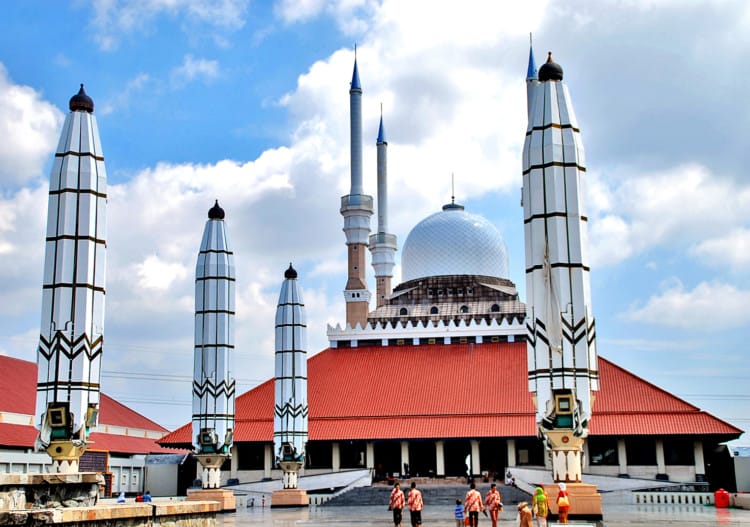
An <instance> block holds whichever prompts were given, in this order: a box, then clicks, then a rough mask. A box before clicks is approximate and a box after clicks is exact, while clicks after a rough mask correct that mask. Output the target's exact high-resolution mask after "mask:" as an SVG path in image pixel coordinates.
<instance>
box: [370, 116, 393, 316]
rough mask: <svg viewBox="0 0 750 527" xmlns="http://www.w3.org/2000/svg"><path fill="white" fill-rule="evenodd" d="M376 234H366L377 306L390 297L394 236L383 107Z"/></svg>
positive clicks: (379, 132) (380, 130)
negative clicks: (390, 222) (390, 211)
mask: <svg viewBox="0 0 750 527" xmlns="http://www.w3.org/2000/svg"><path fill="white" fill-rule="evenodd" d="M376 144H377V149H378V231H377V233H376V234H372V235H370V253H371V254H372V267H373V268H374V269H375V283H376V287H377V291H376V295H377V300H376V301H377V307H381V306H383V305H385V304H386V300H387V298H388V297H389V296H391V291H392V288H391V280H392V279H393V267H394V266H395V265H396V248H397V246H398V245H397V241H396V236H395V235H393V234H389V233H388V141H386V139H385V128H384V127H383V108H382V105H381V108H380V126H379V128H378V139H377V142H376Z"/></svg>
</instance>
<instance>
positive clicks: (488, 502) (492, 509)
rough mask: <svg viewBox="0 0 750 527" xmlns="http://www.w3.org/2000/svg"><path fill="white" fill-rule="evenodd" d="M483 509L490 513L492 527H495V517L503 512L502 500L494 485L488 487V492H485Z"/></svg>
mask: <svg viewBox="0 0 750 527" xmlns="http://www.w3.org/2000/svg"><path fill="white" fill-rule="evenodd" d="M484 509H485V510H486V511H489V513H490V520H492V527H497V517H498V515H499V514H500V512H502V510H503V500H502V496H501V495H500V491H498V490H497V484H495V483H492V484H491V485H490V490H489V491H487V495H486V496H485V497H484Z"/></svg>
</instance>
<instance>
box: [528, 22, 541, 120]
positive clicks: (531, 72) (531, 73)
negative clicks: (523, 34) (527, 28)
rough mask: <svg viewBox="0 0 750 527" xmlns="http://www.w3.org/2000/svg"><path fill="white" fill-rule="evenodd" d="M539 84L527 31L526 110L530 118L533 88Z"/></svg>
mask: <svg viewBox="0 0 750 527" xmlns="http://www.w3.org/2000/svg"><path fill="white" fill-rule="evenodd" d="M538 85H539V79H538V78H537V72H536V61H535V60H534V49H533V47H532V46H531V33H529V67H528V68H527V70H526V111H527V113H528V118H529V120H531V105H532V103H533V102H534V101H533V98H534V93H535V91H534V88H536V87H537V86H538Z"/></svg>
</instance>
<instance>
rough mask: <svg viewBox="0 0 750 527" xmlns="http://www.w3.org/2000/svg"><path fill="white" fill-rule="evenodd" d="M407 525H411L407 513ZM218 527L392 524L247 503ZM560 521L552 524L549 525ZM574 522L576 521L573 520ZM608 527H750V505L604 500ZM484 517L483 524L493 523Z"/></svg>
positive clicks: (444, 515)
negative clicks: (611, 502) (613, 502)
mask: <svg viewBox="0 0 750 527" xmlns="http://www.w3.org/2000/svg"><path fill="white" fill-rule="evenodd" d="M404 519H405V520H407V521H405V522H404V524H403V527H409V526H408V514H406V515H405V518H404ZM423 520H424V521H423V525H424V527H455V522H454V520H453V508H452V507H444V506H442V507H440V509H439V510H437V509H436V508H430V507H429V506H428V505H427V506H425V511H424V513H423ZM517 524H518V523H517V521H516V515H515V511H511V510H510V508H506V511H505V512H504V513H502V515H501V517H500V522H499V524H498V527H506V526H507V527H510V526H515V525H517ZM217 525H218V527H322V526H341V527H344V526H346V527H349V526H354V527H391V526H392V525H393V524H392V523H391V513H390V512H389V511H388V510H387V506H386V505H385V504H384V505H383V506H382V507H310V508H308V509H270V508H268V507H265V508H262V507H249V508H247V509H244V510H238V511H237V512H236V513H232V514H224V515H220V516H219V517H218V519H217ZM554 525H556V524H554V523H552V524H550V527H552V526H554ZM570 525H574V523H571V524H570ZM603 525H604V526H605V527H625V526H633V525H641V526H647V525H671V526H685V527H687V526H690V527H698V526H701V527H703V526H714V525H718V526H740V525H742V526H750V510H743V509H716V508H714V507H711V506H687V505H686V506H663V505H649V506H642V505H609V506H607V505H605V508H604V523H603ZM490 526H491V524H490V522H489V520H487V519H486V518H485V517H480V521H479V527H490Z"/></svg>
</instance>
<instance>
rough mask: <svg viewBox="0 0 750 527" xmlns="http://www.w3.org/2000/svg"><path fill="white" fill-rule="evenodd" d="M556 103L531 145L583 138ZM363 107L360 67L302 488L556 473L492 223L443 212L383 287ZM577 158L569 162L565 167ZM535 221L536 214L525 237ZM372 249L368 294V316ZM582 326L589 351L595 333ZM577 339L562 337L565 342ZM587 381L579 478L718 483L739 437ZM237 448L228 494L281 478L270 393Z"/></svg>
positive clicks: (237, 433) (314, 367)
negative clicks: (337, 290) (342, 273)
mask: <svg viewBox="0 0 750 527" xmlns="http://www.w3.org/2000/svg"><path fill="white" fill-rule="evenodd" d="M550 79H551V80H554V81H562V68H561V67H560V66H559V65H557V64H556V63H554V62H553V61H552V59H551V56H550V58H549V59H548V62H547V64H545V65H543V66H542V68H540V69H539V72H538V75H537V69H536V67H535V64H534V60H533V54H530V59H529V69H528V74H527V85H528V86H529V87H530V88H529V89H530V93H531V89H532V87H534V86H537V85H539V84H540V83H544V82H547V81H548V80H550ZM559 84H562V82H560V83H559ZM555 89H557V88H555ZM560 89H561V90H563V91H559V92H557V93H558V94H561V95H560V97H561V98H560V100H558V101H553V102H552V103H550V104H552V106H555V108H557V106H556V105H559V107H560V108H561V110H560V112H561V114H562V113H565V112H567V113H569V114H570V115H568V116H566V118H569V119H570V122H568V123H567V124H565V123H563V124H562V125H561V124H559V123H558V124H555V123H551V124H546V125H543V126H539V127H536V126H532V125H531V124H530V125H529V131H528V132H527V144H528V143H530V142H531V143H533V141H534V137H535V136H533V133H534V132H535V131H537V130H551V131H552V132H551V133H557V132H556V131H558V130H559V131H560V136H561V137H562V136H563V135H564V133H567V132H571V133H572V132H575V133H578V127H577V124H576V123H574V122H573V120H574V117H572V106H565V105H566V104H569V101H567V100H566V99H565V98H567V97H568V94H567V88H564V89H563V88H560ZM362 93H363V91H362V85H361V83H360V78H359V71H358V67H357V62H356V58H355V63H354V72H353V76H352V82H351V87H350V91H349V95H350V125H351V192H350V193H349V194H348V195H346V196H343V197H342V198H341V206H340V212H341V214H342V216H343V218H344V232H345V235H346V245H347V252H348V277H347V281H346V284H345V289H344V296H345V300H346V322H345V323H344V324H340V325H337V326H335V327H331V326H329V327H328V330H327V336H328V340H329V347H328V348H327V349H325V350H322V351H320V352H319V353H317V354H315V355H312V356H311V357H310V358H309V359H308V361H307V402H308V405H309V428H308V433H309V435H308V442H307V446H306V456H305V466H304V469H303V472H302V475H303V476H304V475H311V474H318V473H325V472H331V471H334V472H335V471H341V470H347V469H353V468H369V469H371V470H372V471H373V473H374V474H375V476H376V477H394V476H395V477H399V476H403V475H406V474H408V475H411V476H416V475H418V476H432V477H438V478H439V477H449V476H464V475H466V474H467V473H469V474H471V475H474V476H480V475H486V476H488V477H492V476H494V475H495V474H498V473H500V474H502V473H504V471H505V470H506V469H507V468H510V469H512V468H513V467H529V468H533V467H538V468H543V467H546V468H547V469H549V468H550V466H551V460H550V456H548V455H547V453H546V452H545V448H544V444H543V441H542V440H540V439H539V437H538V428H537V423H538V422H539V416H538V409H537V410H536V411H535V404H534V401H533V399H532V396H531V395H532V394H530V391H534V390H530V384H529V383H530V380H529V379H531V374H530V371H531V369H532V362H531V361H532V360H534V359H532V358H530V355H529V353H528V349H527V340H528V335H529V331H530V329H529V327H530V326H529V325H530V324H531V323H532V322H530V321H529V320H527V306H526V305H525V304H524V302H523V301H522V300H521V299H520V298H519V295H518V292H517V290H516V286H515V284H514V283H513V282H512V281H511V280H510V277H509V272H508V254H507V248H506V245H505V242H504V240H503V238H502V236H501V234H500V233H499V232H498V230H497V229H496V228H495V226H494V225H492V224H491V223H490V222H489V221H487V220H486V219H485V218H483V217H481V216H478V215H476V214H472V213H471V212H470V211H467V210H465V208H464V207H463V206H462V205H460V204H458V203H455V201H454V200H453V199H451V202H450V203H448V204H446V205H444V206H443V207H442V210H439V211H437V212H435V213H434V214H432V215H430V216H429V217H427V218H425V219H424V220H422V221H421V222H419V223H418V224H417V225H416V226H415V227H414V228H413V229H412V231H411V232H410V233H409V235H408V237H407V238H406V240H405V242H404V244H403V248H402V251H401V268H402V275H403V276H402V278H403V281H402V283H401V284H398V285H396V286H395V287H392V283H391V281H392V278H393V267H394V265H395V255H396V252H397V247H398V240H397V239H396V237H395V236H394V235H393V234H391V233H390V232H389V230H388V192H387V148H388V142H387V139H386V134H385V128H384V125H383V118H382V116H381V121H380V128H379V130H378V135H377V140H376V148H377V206H378V209H377V231H376V232H375V233H373V234H371V230H370V218H371V216H372V215H373V213H374V212H375V211H374V207H373V204H374V202H375V200H374V199H373V198H372V197H371V196H368V195H366V194H364V188H363V180H362V132H361V128H362V126H361V99H362ZM560 101H562V102H560ZM563 103H564V104H563ZM529 105H530V123H531V120H532V119H531V103H529ZM575 141H577V142H576V143H575V144H574V147H575V150H574V151H569V150H566V148H567V147H566V144H565V140H564V139H563V142H562V143H561V144H559V145H554V144H553V145H552V148H551V149H550V152H552V153H553V155H556V154H554V153H555V152H562V154H561V155H562V156H563V160H561V161H556V160H553V161H549V162H547V163H546V164H545V165H544V166H545V167H546V166H553V165H554V166H559V167H561V168H562V169H563V170H567V169H568V168H569V167H573V168H574V169H575V170H578V171H579V172H583V171H585V166H584V163H585V162H584V161H583V151H582V145H580V144H579V143H580V138H576V139H575ZM553 143H554V140H553ZM555 146H559V148H555ZM570 152H573V153H574V156H575V163H572V162H571V161H570V159H571V158H570V157H569V158H568V160H567V161H565V159H564V156H565V154H566V153H568V154H569V153H570ZM540 166H541V165H540ZM530 171H531V169H529V170H526V171H525V172H524V175H526V173H527V172H530ZM524 199H525V200H527V199H528V196H527V195H526V194H525V195H524ZM535 219H536V217H535V216H533V215H531V216H529V218H528V221H525V223H526V224H527V225H526V227H525V228H527V229H530V228H532V227H529V226H528V225H531V224H532V223H533V222H534V221H535ZM584 221H585V219H584ZM527 236H528V230H527ZM368 250H369V252H370V255H371V261H372V266H373V268H374V277H375V284H376V291H375V299H374V300H375V302H374V304H375V307H374V309H372V310H371V309H370V307H371V297H372V294H371V292H370V291H369V290H368V287H367V275H366V269H367V265H366V256H367V252H368ZM529 251H530V249H529V245H528V241H527V280H528V279H529V276H530V275H533V274H534V272H535V271H540V273H541V270H542V265H538V266H536V267H534V266H530V265H529V263H528V262H529V260H528V257H529V254H528V253H529ZM545 258H546V255H545ZM578 267H579V268H583V269H584V270H585V271H586V272H588V267H586V266H585V265H580V264H579V265H578ZM280 271H282V270H280ZM279 276H280V277H281V272H280V275H279ZM295 278H296V275H295ZM300 281H301V282H302V283H304V277H300ZM586 286H587V283H586ZM527 289H529V288H527ZM530 294H531V293H530ZM529 301H530V300H529ZM587 320H588V319H587ZM589 322H590V324H589V325H587V327H586V331H587V333H586V335H588V336H587V337H586V338H587V339H588V344H589V346H590V347H592V346H593V344H592V343H593V341H594V326H593V319H591V320H590V321H589ZM535 323H536V324H537V325H538V324H539V322H538V321H537V322H535ZM542 328H543V326H542ZM578 330H579V326H576V328H572V327H571V332H570V333H571V334H573V335H575V334H576V332H577V331H578ZM535 331H537V332H538V331H539V330H538V328H537V329H536V330H535ZM535 335H538V336H537V337H536V338H544V335H543V334H542V333H539V332H538V333H535ZM574 338H575V340H576V341H578V340H579V339H580V337H574ZM585 342H586V340H585V339H584V344H585ZM550 349H551V348H550ZM594 359H596V357H595V354H594ZM535 371H541V370H535ZM550 371H552V370H550ZM586 375H587V376H588V377H587V379H588V378H590V379H591V383H592V386H593V388H592V394H593V395H592V397H591V402H590V404H589V408H590V409H591V415H590V418H591V419H590V425H586V426H588V427H589V428H588V438H587V440H586V442H585V444H584V447H583V449H584V450H583V454H584V455H583V470H584V472H586V473H587V474H596V475H609V476H620V477H638V478H648V479H659V480H669V481H679V482H704V481H708V482H710V483H711V484H712V485H714V484H720V483H721V484H725V483H724V481H725V479H724V478H725V470H724V464H723V463H724V458H723V452H725V450H726V449H725V448H724V446H723V445H722V443H724V442H726V441H729V440H733V439H736V438H738V437H739V436H740V435H741V434H742V430H740V429H738V428H736V427H735V426H733V425H731V424H729V423H727V422H724V421H722V420H720V419H718V418H716V417H714V416H712V415H710V414H708V413H706V412H704V411H702V410H700V409H699V408H697V407H695V406H694V405H692V404H690V403H688V402H686V401H683V400H681V399H679V398H678V397H675V396H674V395H672V394H670V393H668V392H666V391H665V390H663V389H661V388H659V387H657V386H655V385H654V384H652V383H650V382H648V381H647V380H644V379H642V378H639V377H638V376H636V375H634V374H632V373H630V372H628V371H627V370H625V369H623V368H621V367H620V366H618V365H616V364H614V363H612V362H610V361H608V360H607V359H605V358H603V357H598V360H596V361H594V362H593V363H592V364H591V365H589V366H588V369H587V370H586ZM587 382H588V381H587ZM597 388H598V389H597ZM535 413H536V414H537V415H535ZM191 436H192V430H191V424H190V423H188V424H186V425H185V426H183V427H181V428H179V429H177V430H175V431H174V432H172V433H170V434H168V435H166V436H165V437H164V438H162V439H161V440H160V441H159V443H160V444H161V445H162V446H165V447H171V448H191V442H192V437H191ZM233 439H234V443H233V446H232V456H231V460H228V461H227V462H226V463H225V465H224V467H222V472H221V479H222V483H226V481H227V480H228V479H229V478H233V479H238V480H239V481H243V482H245V481H256V480H261V479H263V478H272V477H273V478H278V477H279V476H280V472H279V471H278V469H276V468H275V462H274V455H275V453H274V446H273V439H274V379H269V380H268V381H266V382H264V383H262V384H260V385H259V386H257V387H256V388H254V389H252V390H250V391H248V392H246V393H244V394H241V395H239V396H237V398H236V402H235V428H234V438H233ZM467 460H468V461H467Z"/></svg>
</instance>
